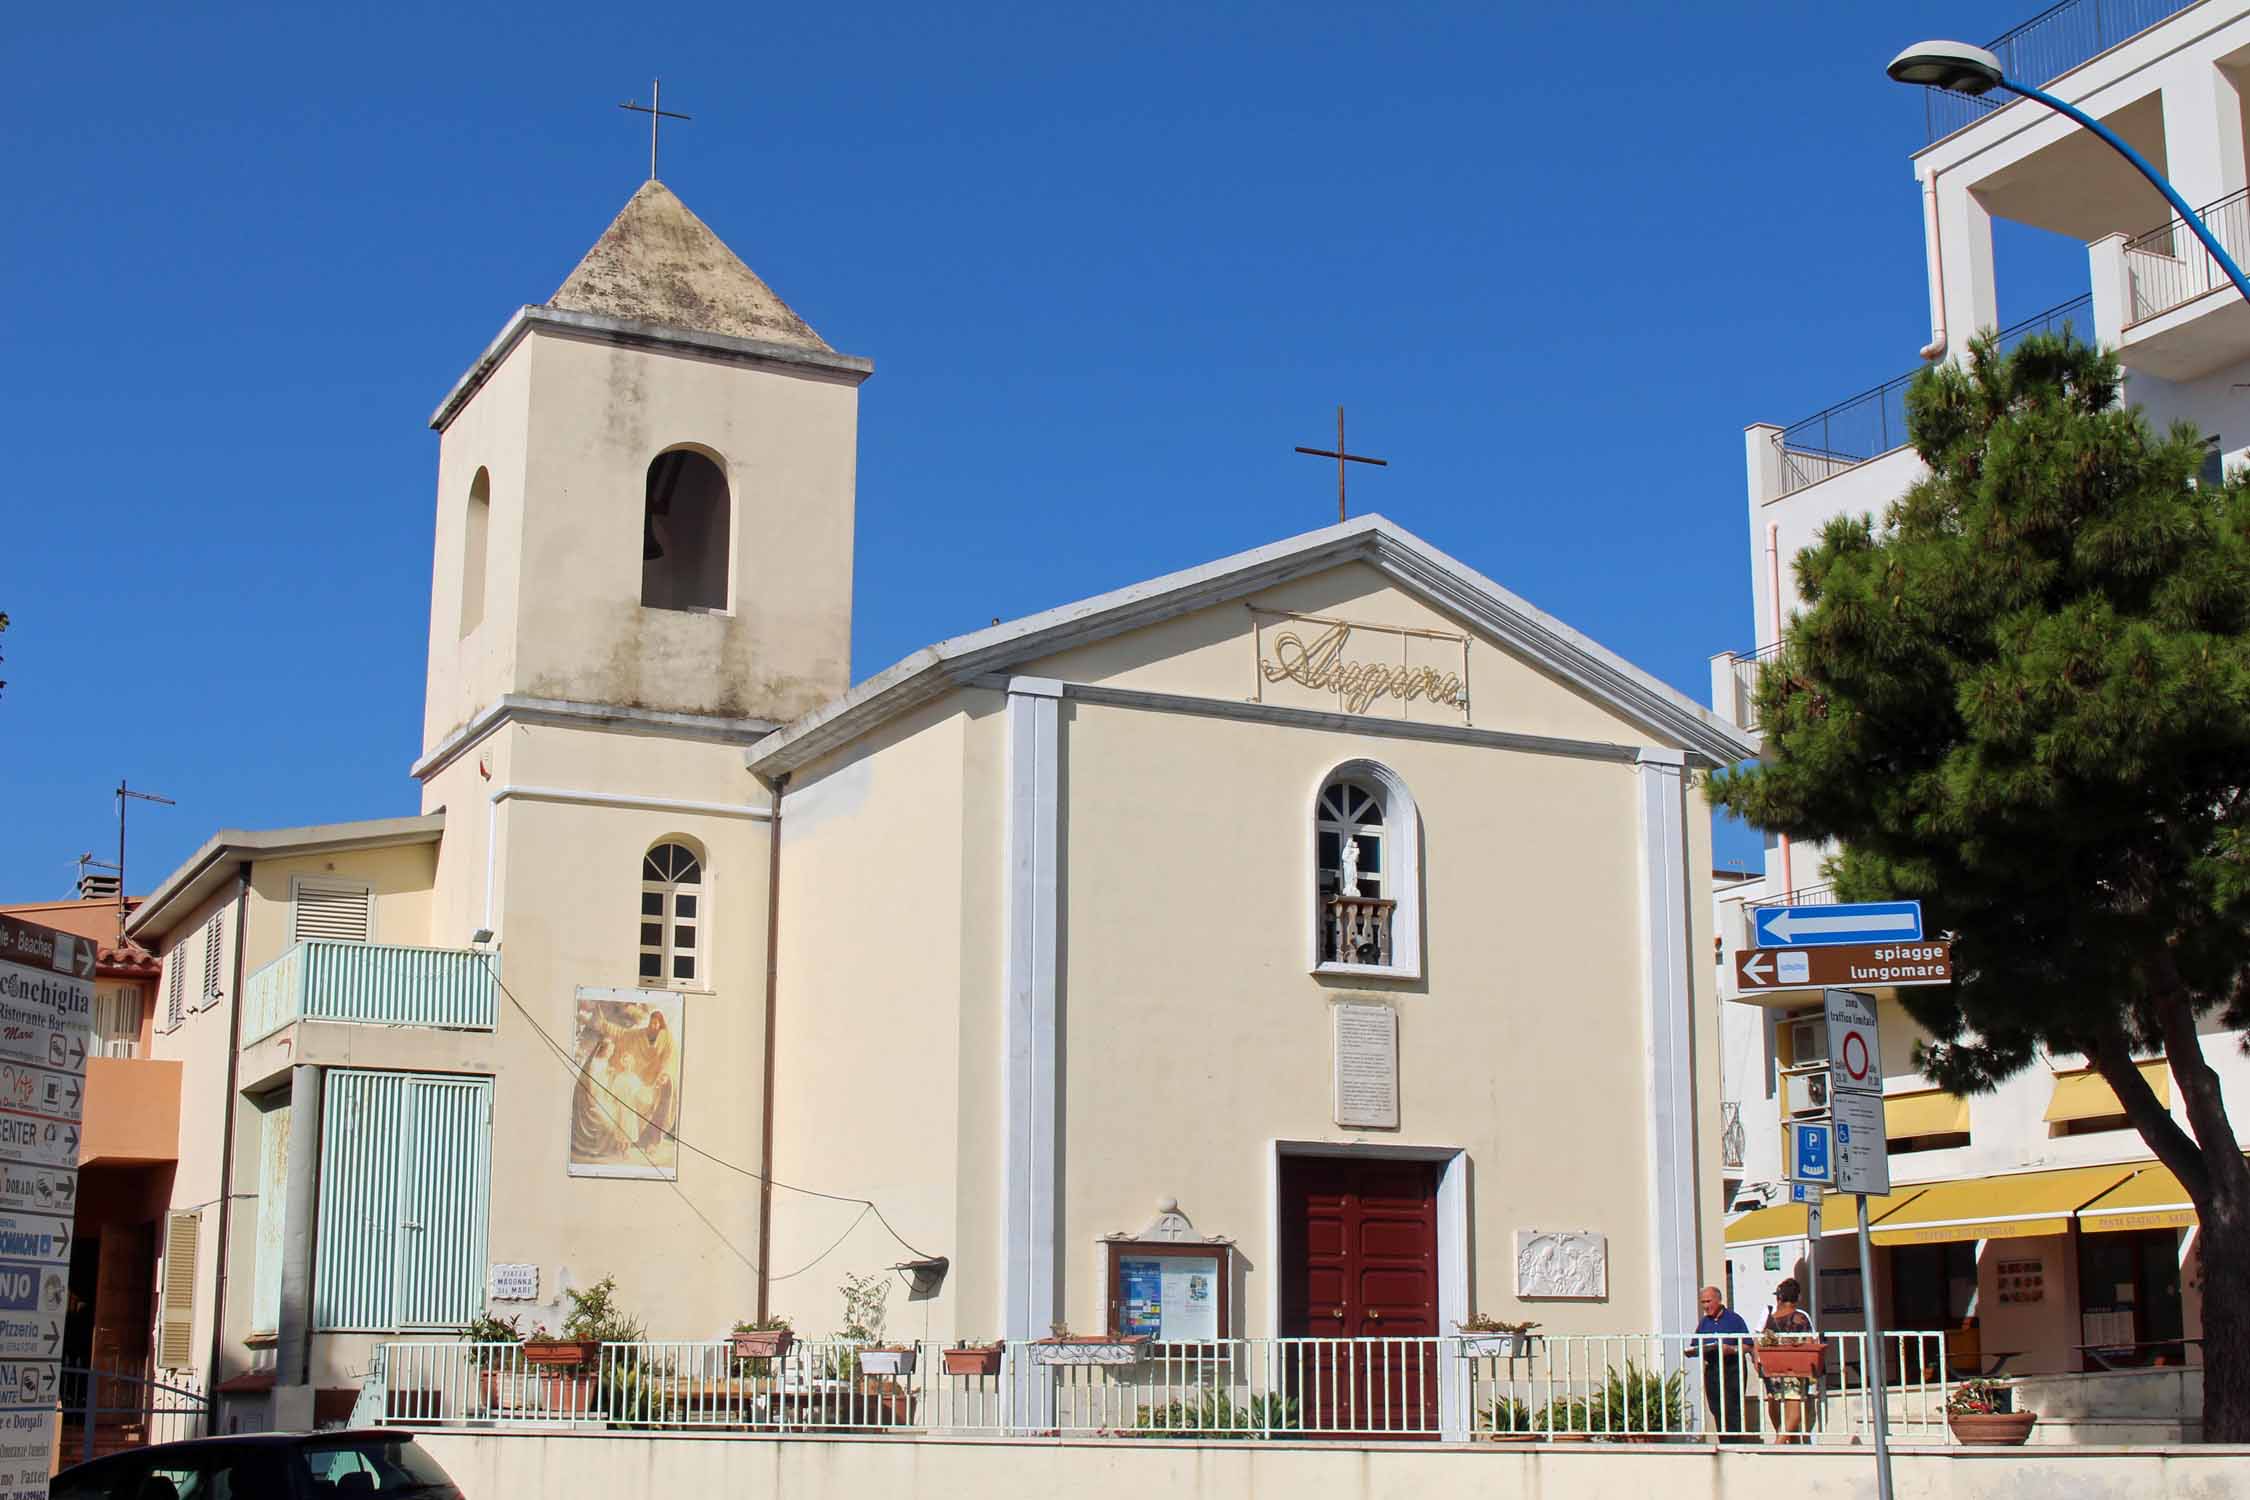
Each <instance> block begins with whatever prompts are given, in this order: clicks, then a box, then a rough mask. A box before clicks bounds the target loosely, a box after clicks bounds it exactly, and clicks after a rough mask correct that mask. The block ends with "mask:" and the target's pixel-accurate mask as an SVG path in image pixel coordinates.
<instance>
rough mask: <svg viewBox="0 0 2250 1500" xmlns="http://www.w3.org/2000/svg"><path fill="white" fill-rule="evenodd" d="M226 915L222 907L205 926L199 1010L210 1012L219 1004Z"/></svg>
mask: <svg viewBox="0 0 2250 1500" xmlns="http://www.w3.org/2000/svg"><path fill="white" fill-rule="evenodd" d="M226 914H227V911H226V908H225V907H223V906H222V907H220V908H219V909H218V910H217V911H215V912H213V913H211V919H210V920H209V921H207V922H205V923H204V924H203V995H202V999H201V1001H200V1003H198V1004H197V1006H196V1009H197V1010H208V1009H210V1008H211V1007H212V1006H214V1005H216V1004H218V1003H219V976H220V973H221V972H222V971H221V967H220V959H219V955H220V952H221V951H222V949H223V948H224V946H225V939H226Z"/></svg>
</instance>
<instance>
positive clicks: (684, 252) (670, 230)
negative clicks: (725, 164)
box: [546, 178, 835, 353]
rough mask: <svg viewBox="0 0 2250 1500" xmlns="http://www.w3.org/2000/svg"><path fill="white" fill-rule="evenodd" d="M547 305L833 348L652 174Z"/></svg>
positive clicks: (825, 350) (799, 346) (797, 345)
mask: <svg viewBox="0 0 2250 1500" xmlns="http://www.w3.org/2000/svg"><path fill="white" fill-rule="evenodd" d="M546 305H547V306H549V307H552V308H556V309H558V310H560V311H563V312H581V313H593V314H595V315H597V316H600V317H605V318H624V319H628V320H630V321H633V322H639V323H658V324H662V325H664V326H666V327H671V328H685V329H691V330H693V331H695V332H698V333H716V334H724V335H727V336H729V337H732V338H743V339H756V340H758V341H759V342H761V343H768V344H780V345H784V346H786V347H789V348H796V349H813V350H818V351H821V352H823V353H833V352H835V351H833V350H831V349H830V348H829V347H828V345H827V344H826V343H825V342H824V341H823V340H822V339H821V337H820V335H819V334H817V333H815V332H813V330H812V326H811V325H810V324H808V323H807V322H806V321H805V320H804V319H803V318H800V317H798V316H797V314H796V313H795V311H793V310H792V309H791V308H790V306H789V304H788V303H786V302H784V301H782V300H781V298H780V297H779V296H777V295H775V293H774V290H773V288H772V287H770V286H767V285H766V284H765V282H764V281H762V280H760V279H759V277H758V273H757V272H755V271H753V270H751V269H750V268H749V267H748V266H746V265H744V264H743V263H742V259H741V257H740V256H738V255H736V254H735V253H734V252H733V251H732V250H729V249H728V248H727V246H726V242H725V241H723V240H721V239H720V238H719V237H718V236H717V235H716V234H713V233H712V232H711V227H710V226H709V225H708V224H705V223H704V222H703V221H702V220H701V219H699V218H697V217H696V216H695V214H694V213H693V212H692V211H691V210H690V209H689V208H688V206H687V205H686V204H685V203H682V202H681V201H680V200H679V197H678V196H677V195H676V194H675V193H673V191H672V190H671V189H670V188H668V187H666V186H665V185H664V184H663V183H661V182H658V181H656V180H655V179H654V178H651V179H649V181H647V182H645V183H643V184H642V185H641V189H640V191H639V192H637V193H635V194H633V196H632V198H631V199H630V200H629V201H628V202H627V203H626V205H625V207H624V208H623V209H622V210H621V211H620V212H619V213H618V215H617V217H616V218H615V219H613V220H611V221H610V226H609V228H607V229H605V230H603V231H602V237H601V238H600V239H598V240H596V241H595V242H594V247H593V248H592V249H591V250H588V251H587V252H586V254H585V257H584V258H583V259H582V260H580V261H579V262H578V266H577V269H575V270H573V271H572V272H571V273H570V275H569V276H567V277H565V278H564V280H563V284H562V285H561V286H560V287H559V288H557V289H556V291H555V295H554V296H552V297H550V298H549V299H548V300H547V304H546Z"/></svg>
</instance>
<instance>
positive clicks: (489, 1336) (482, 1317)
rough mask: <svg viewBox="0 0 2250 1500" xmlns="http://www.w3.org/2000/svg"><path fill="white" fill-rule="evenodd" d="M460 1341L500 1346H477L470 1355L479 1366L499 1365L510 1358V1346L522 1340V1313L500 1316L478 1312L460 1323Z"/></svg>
mask: <svg viewBox="0 0 2250 1500" xmlns="http://www.w3.org/2000/svg"><path fill="white" fill-rule="evenodd" d="M461 1342H463V1343H464V1344H480V1345H497V1346H501V1347H487V1348H479V1349H477V1350H476V1351H474V1353H473V1355H472V1356H471V1357H472V1358H474V1359H475V1360H476V1362H477V1364H478V1366H479V1367H480V1368H486V1369H489V1368H491V1367H493V1366H496V1365H499V1364H501V1363H503V1362H505V1361H507V1360H508V1359H509V1358H511V1353H510V1346H514V1345H518V1344H521V1343H522V1342H523V1315H522V1314H521V1313H514V1314H510V1315H509V1316H508V1317H505V1318H502V1317H497V1316H495V1315H494V1314H492V1313H491V1312H482V1313H479V1314H477V1315H476V1316H475V1317H474V1318H471V1319H470V1320H469V1321H468V1322H467V1323H465V1324H463V1325H462V1327H461Z"/></svg>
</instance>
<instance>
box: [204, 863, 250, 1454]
mask: <svg viewBox="0 0 2250 1500" xmlns="http://www.w3.org/2000/svg"><path fill="white" fill-rule="evenodd" d="M235 879H236V880H237V882H238V883H239V886H238V889H237V890H236V892H235V898H234V983H233V985H232V986H230V987H229V989H228V993H227V1094H226V1100H227V1106H226V1116H225V1118H224V1119H223V1120H222V1121H221V1122H220V1127H219V1274H218V1280H217V1282H216V1284H215V1285H214V1287H213V1288H212V1292H211V1363H210V1365H209V1367H208V1369H207V1371H206V1373H205V1375H204V1377H203V1379H204V1394H205V1395H206V1396H207V1397H211V1398H212V1399H214V1400H215V1399H216V1396H215V1394H214V1393H215V1392H216V1391H217V1390H218V1385H219V1380H220V1375H219V1355H220V1352H221V1351H222V1350H223V1349H224V1348H225V1347H226V1338H227V1258H228V1252H229V1250H231V1249H232V1246H231V1244H230V1243H229V1241H230V1239H231V1237H232V1222H233V1219H234V1113H235V1110H236V1109H237V1108H238V1107H239V1106H240V1104H241V1101H240V1100H239V1099H237V1098H236V1097H235V1090H236V1088H237V1086H238V1085H239V1082H240V1078H241V1070H242V961H243V953H244V939H245V937H246V933H247V929H248V927H249V922H248V921H247V918H248V917H249V915H250V861H248V860H244V861H243V862H242V863H241V865H240V866H238V867H237V870H236V874H235ZM217 1415H218V1411H217V1407H216V1406H214V1407H213V1408H212V1417H213V1420H214V1421H215V1420H216V1419H217Z"/></svg>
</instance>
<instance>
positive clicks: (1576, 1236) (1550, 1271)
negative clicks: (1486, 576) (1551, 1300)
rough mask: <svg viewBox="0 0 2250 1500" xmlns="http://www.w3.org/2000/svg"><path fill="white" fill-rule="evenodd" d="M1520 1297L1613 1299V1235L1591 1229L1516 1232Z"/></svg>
mask: <svg viewBox="0 0 2250 1500" xmlns="http://www.w3.org/2000/svg"><path fill="white" fill-rule="evenodd" d="M1516 1296H1518V1297H1519V1298H1522V1297H1557V1298H1583V1299H1586V1300H1589V1301H1598V1300H1601V1299H1604V1298H1607V1297H1608V1296H1609V1236H1608V1235H1605V1234H1596V1233H1594V1232H1593V1231H1592V1230H1587V1229H1519V1230H1517V1231H1516Z"/></svg>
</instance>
